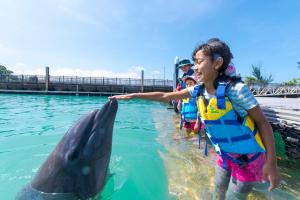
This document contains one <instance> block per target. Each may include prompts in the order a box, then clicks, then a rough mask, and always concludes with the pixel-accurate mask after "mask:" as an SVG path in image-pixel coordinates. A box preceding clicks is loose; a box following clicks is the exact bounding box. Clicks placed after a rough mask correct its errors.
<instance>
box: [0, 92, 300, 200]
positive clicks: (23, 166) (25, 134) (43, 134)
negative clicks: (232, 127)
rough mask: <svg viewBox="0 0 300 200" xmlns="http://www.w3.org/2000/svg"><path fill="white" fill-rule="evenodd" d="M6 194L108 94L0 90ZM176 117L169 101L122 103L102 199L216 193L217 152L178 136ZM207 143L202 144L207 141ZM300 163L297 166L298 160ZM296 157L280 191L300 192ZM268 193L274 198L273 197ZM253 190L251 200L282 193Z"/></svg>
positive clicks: (0, 156)
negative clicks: (207, 155)
mask: <svg viewBox="0 0 300 200" xmlns="http://www.w3.org/2000/svg"><path fill="white" fill-rule="evenodd" d="M0 99H1V104H0V199H1V200H2V199H4V200H10V199H14V197H15V195H16V194H17V192H18V191H19V190H20V189H21V188H22V187H23V186H24V185H25V184H26V183H28V182H30V180H31V179H32V178H33V176H34V175H35V173H36V172H37V170H38V168H39V167H40V166H41V165H42V163H43V162H44V161H45V159H46V158H47V156H48V154H49V153H50V152H51V151H52V150H53V149H54V148H55V146H56V144H57V143H58V141H59V140H60V139H61V138H62V136H63V135H64V133H65V132H66V131H67V130H68V128H69V127H70V126H71V125H72V124H73V123H74V122H75V121H77V120H78V119H79V118H80V117H81V116H82V115H84V114H85V113H87V112H89V111H90V110H92V109H96V108H100V107H101V105H103V104H104V103H105V102H106V101H107V98H105V97H87V96H42V95H6V94H0ZM176 123H178V117H175V115H174V113H173V111H172V110H167V109H166V105H165V104H160V103H153V102H148V101H141V100H133V101H127V102H124V101H121V102H119V110H118V114H117V118H116V121H115V127H114V136H113V149H112V156H111V162H110V173H111V176H110V178H109V179H108V182H107V184H106V186H105V188H104V191H103V192H102V193H101V196H102V199H114V200H118V199H139V200H144V199H145V200H146V199H147V200H148V199H155V200H169V199H191V200H194V199H195V200H197V199H210V196H211V193H212V191H213V186H214V183H213V177H214V168H213V162H214V153H213V152H212V151H211V152H210V154H209V157H205V158H204V157H203V154H202V151H203V150H202V149H198V148H197V145H196V144H195V141H186V140H174V139H173V136H174V135H176V134H178V130H177V129H176V128H175V126H174V124H176ZM202 145H203V144H202ZM294 166H296V167H294ZM299 168H300V167H299V166H298V163H296V164H295V165H292V166H291V165H290V164H289V165H288V166H287V163H281V172H282V177H283V181H282V186H281V188H280V190H279V192H281V193H280V195H283V197H289V196H288V195H289V194H291V195H294V196H300V189H299V188H300V177H299ZM268 197H270V198H268ZM273 197H278V195H277V196H276V194H272V195H271V196H270V195H269V196H268V195H267V196H266V197H262V195H261V194H258V193H253V194H251V195H250V198H249V199H261V198H262V199H276V198H273Z"/></svg>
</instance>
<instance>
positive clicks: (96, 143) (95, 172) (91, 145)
mask: <svg viewBox="0 0 300 200" xmlns="http://www.w3.org/2000/svg"><path fill="white" fill-rule="evenodd" d="M117 109H118V104H117V101H116V100H115V99H113V100H110V101H109V102H107V103H106V104H105V105H104V106H103V107H102V109H101V110H94V111H92V112H90V113H88V114H87V115H86V116H84V117H82V118H81V119H80V120H79V121H78V122H77V123H75V125H73V126H72V127H71V128H70V129H69V130H68V132H67V133H66V134H65V136H64V137H63V139H62V140H61V141H60V143H59V144H58V145H57V147H56V148H55V149H54V151H53V152H52V153H51V155H50V156H49V157H48V159H47V161H46V162H45V163H44V165H43V166H42V167H41V168H40V170H39V172H38V173H37V175H36V176H35V178H34V180H33V181H32V183H31V186H32V187H33V188H34V189H36V190H39V191H42V192H45V193H73V194H76V195H78V197H81V198H89V197H93V196H94V195H96V194H97V193H98V192H99V191H100V190H101V189H102V188H103V186H104V184H105V179H106V175H107V172H108V165H109V160H110V155H111V146H112V133H113V125H114V121H115V117H116V113H117Z"/></svg>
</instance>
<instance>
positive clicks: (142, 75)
mask: <svg viewBox="0 0 300 200" xmlns="http://www.w3.org/2000/svg"><path fill="white" fill-rule="evenodd" d="M141 92H144V70H142V71H141Z"/></svg>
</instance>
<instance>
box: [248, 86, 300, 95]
mask: <svg viewBox="0 0 300 200" xmlns="http://www.w3.org/2000/svg"><path fill="white" fill-rule="evenodd" d="M250 90H251V92H252V93H253V94H254V95H255V96H281V95H300V86H264V87H261V86H250Z"/></svg>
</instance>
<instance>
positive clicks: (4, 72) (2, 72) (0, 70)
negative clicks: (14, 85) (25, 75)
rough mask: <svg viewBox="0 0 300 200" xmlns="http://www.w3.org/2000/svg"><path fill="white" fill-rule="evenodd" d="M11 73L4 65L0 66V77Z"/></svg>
mask: <svg viewBox="0 0 300 200" xmlns="http://www.w3.org/2000/svg"><path fill="white" fill-rule="evenodd" d="M12 73H13V71H11V70H8V69H6V67H5V66H4V65H0V75H10V74H12Z"/></svg>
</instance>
